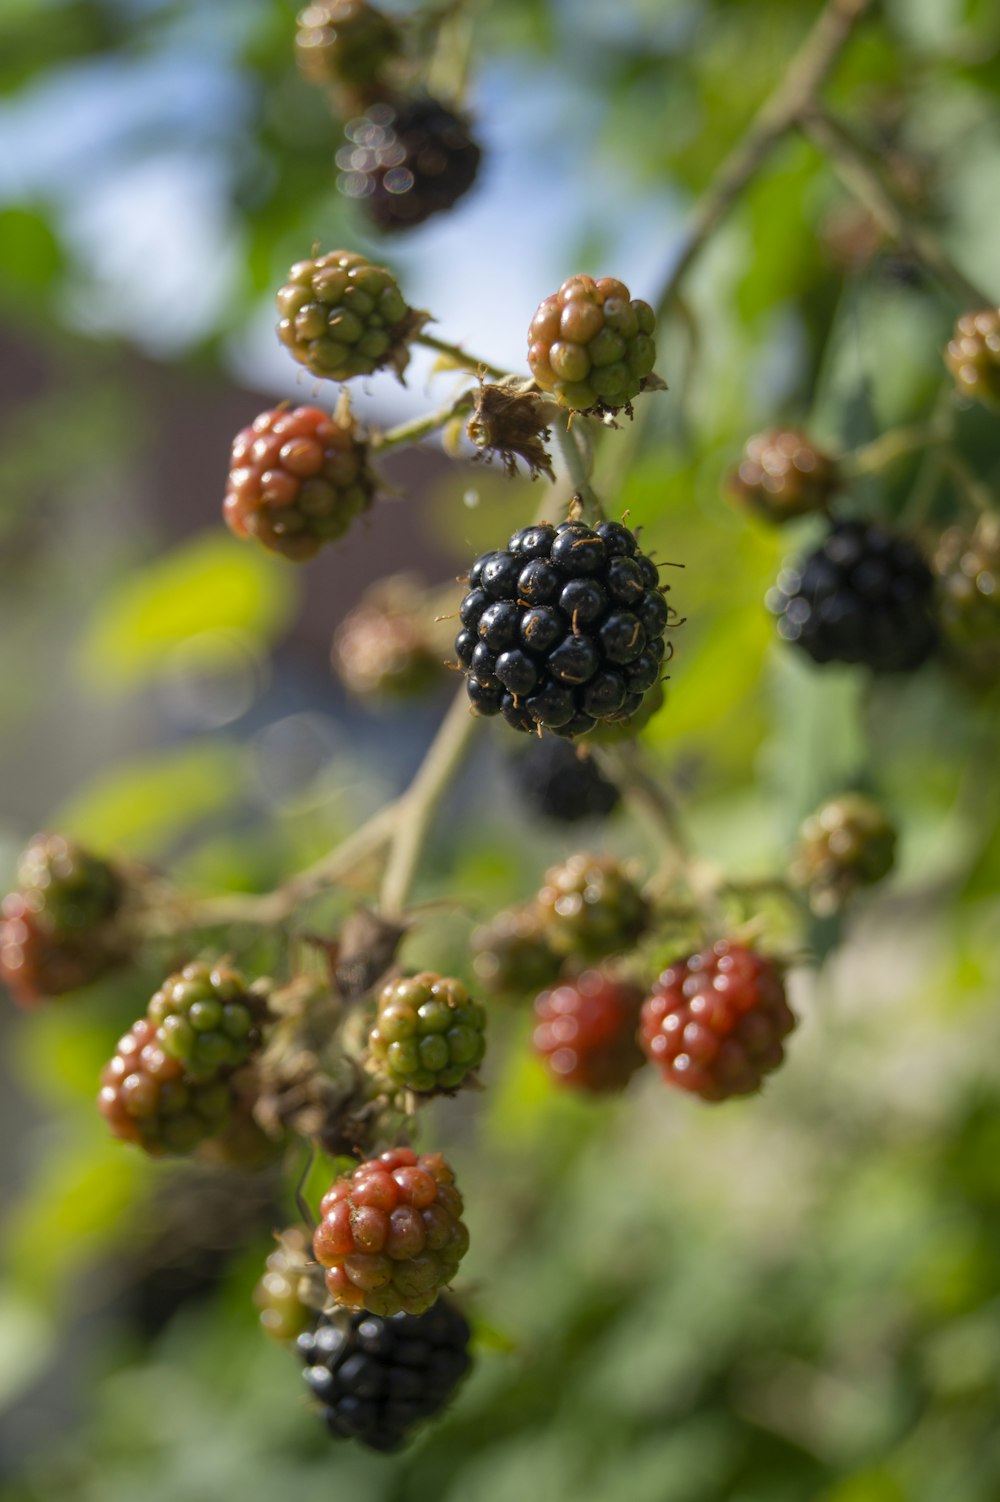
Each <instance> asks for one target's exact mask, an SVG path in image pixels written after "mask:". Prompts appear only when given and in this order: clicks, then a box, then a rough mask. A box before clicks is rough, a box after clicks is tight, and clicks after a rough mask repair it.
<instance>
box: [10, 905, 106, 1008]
mask: <svg viewBox="0 0 1000 1502" xmlns="http://www.w3.org/2000/svg"><path fill="white" fill-rule="evenodd" d="M125 958H126V953H125V951H124V949H123V948H122V946H121V945H120V944H118V943H117V942H115V937H114V934H113V931H111V930H109V929H108V928H101V929H97V930H95V931H93V932H83V933H80V934H76V935H69V936H67V937H64V938H61V937H58V936H57V935H54V934H52V933H50V932H49V930H48V929H46V928H45V927H44V926H43V924H42V922H41V921H40V919H39V916H38V914H36V913H35V912H34V911H32V908H31V900H30V898H29V897H27V896H25V894H24V893H22V892H11V893H10V894H9V895H8V896H6V897H5V898H4V900H3V904H2V905H0V980H2V981H3V983H4V985H5V986H6V987H7V988H8V990H9V991H10V993H11V996H12V997H13V999H14V1001H16V1002H17V1004H18V1006H20V1007H23V1008H24V1009H25V1010H26V1011H27V1010H30V1009H31V1008H32V1007H34V1006H37V1005H38V1003H39V1002H40V1001H44V1000H45V998H46V997H50V996H64V995H66V994H67V992H70V991H78V990H79V989H80V988H81V987H82V986H89V985H90V984H91V983H92V982H93V981H95V980H100V978H101V976H102V975H105V974H106V973H107V972H108V971H109V970H111V969H113V968H114V967H115V966H116V965H120V964H121V963H122V962H123V960H124V959H125Z"/></svg>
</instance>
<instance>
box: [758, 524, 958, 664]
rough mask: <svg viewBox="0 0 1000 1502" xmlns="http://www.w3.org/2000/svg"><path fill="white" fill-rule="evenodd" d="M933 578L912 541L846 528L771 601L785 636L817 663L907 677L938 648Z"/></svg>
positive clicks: (783, 582) (789, 575) (838, 528)
mask: <svg viewBox="0 0 1000 1502" xmlns="http://www.w3.org/2000/svg"><path fill="white" fill-rule="evenodd" d="M933 602H934V578H933V575H932V574H931V571H930V568H929V567H928V565H927V562H926V560H925V559H924V557H923V555H922V553H921V552H920V550H919V548H918V547H917V546H916V544H915V543H912V542H910V540H909V539H908V538H905V537H898V536H896V535H894V534H893V533H892V532H889V531H887V530H886V529H885V528H884V527H881V526H878V525H877V524H875V523H873V522H863V521H843V522H837V523H835V524H834V525H833V527H831V529H830V531H829V533H828V534H827V536H826V538H825V539H824V541H823V542H822V543H821V545H820V546H819V547H818V548H817V549H816V550H815V552H813V553H810V554H809V555H808V556H807V557H806V558H804V559H802V560H801V562H798V563H794V564H790V565H788V566H787V567H786V568H784V569H783V570H782V572H781V574H780V575H779V576H778V582H777V586H776V587H775V588H774V589H773V590H772V591H771V593H770V594H769V596H768V601H767V603H768V606H769V608H770V610H771V611H772V612H773V613H774V614H775V615H776V616H777V617H778V632H779V634H780V635H781V636H782V637H783V638H784V640H785V641H788V642H793V643H794V644H795V645H796V646H797V647H800V648H801V649H802V651H803V652H806V653H807V654H808V656H810V657H811V658H812V659H813V661H814V662H820V663H823V662H850V663H860V664H863V665H864V666H866V667H869V668H871V669H873V670H874V671H875V672H879V673H908V672H913V670H914V669H916V668H919V667H921V666H922V665H923V663H925V662H926V661H927V659H928V657H930V655H931V653H932V652H933V651H934V649H935V647H936V645H937V629H936V626H935V623H934V616H933Z"/></svg>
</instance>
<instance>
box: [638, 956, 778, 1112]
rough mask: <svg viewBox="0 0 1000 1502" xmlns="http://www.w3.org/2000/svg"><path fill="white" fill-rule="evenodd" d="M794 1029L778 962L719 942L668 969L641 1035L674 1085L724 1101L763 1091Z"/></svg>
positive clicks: (650, 1000) (644, 1013) (649, 1003)
mask: <svg viewBox="0 0 1000 1502" xmlns="http://www.w3.org/2000/svg"><path fill="white" fill-rule="evenodd" d="M794 1026H795V1018H794V1016H793V1015H792V1012H791V1011H790V1009H789V1006H788V1003H787V1001H786V999H785V986H784V981H783V980H782V975H781V971H780V969H779V967H778V965H777V964H776V963H775V961H773V960H771V959H768V958H767V957H766V956H764V955H761V954H758V953H756V951H754V950H753V949H749V948H747V946H746V945H744V944H737V943H733V942H730V941H728V940H725V939H720V940H719V941H718V943H716V944H714V945H713V946H712V948H711V950H709V951H708V952H707V953H705V954H693V955H689V956H688V958H687V959H685V960H681V961H679V962H678V963H677V964H674V965H671V966H670V967H669V968H668V969H667V970H665V971H664V972H663V974H662V975H661V976H660V978H659V980H658V981H657V982H656V985H655V986H654V987H653V990H652V992H651V994H650V995H649V997H648V998H647V999H646V1001H645V1002H644V1004H643V1008H642V1017H641V1022H640V1030H639V1038H640V1042H641V1043H642V1046H643V1049H644V1050H645V1052H646V1055H647V1057H648V1058H649V1059H650V1060H651V1061H652V1063H654V1064H655V1065H656V1066H657V1068H658V1069H659V1070H660V1073H661V1074H662V1075H663V1078H664V1079H665V1080H666V1081H667V1083H668V1084H671V1085H677V1086H679V1087H680V1089H682V1090H688V1091H690V1092H691V1093H692V1094H694V1095H699V1096H701V1098H702V1100H707V1101H721V1100H728V1099H729V1098H730V1097H732V1096H736V1095H753V1094H754V1093H755V1092H756V1091H757V1090H759V1089H760V1087H761V1084H762V1082H763V1079H764V1076H765V1075H767V1074H770V1073H771V1072H772V1070H774V1069H777V1067H778V1065H779V1064H780V1063H781V1061H782V1059H783V1058H784V1048H783V1046H782V1040H783V1039H784V1038H786V1037H787V1036H788V1034H789V1033H790V1032H791V1031H792V1029H793V1027H794Z"/></svg>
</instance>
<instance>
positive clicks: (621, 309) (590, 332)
mask: <svg viewBox="0 0 1000 1502" xmlns="http://www.w3.org/2000/svg"><path fill="white" fill-rule="evenodd" d="M655 329H656V314H655V313H654V312H653V310H652V308H651V307H650V306H649V304H648V303H646V302H642V301H641V300H640V299H639V298H633V297H632V296H631V294H630V292H629V290H628V288H627V287H626V286H625V283H624V282H619V281H616V280H615V278H614V277H611V276H604V277H601V278H600V280H599V281H596V282H595V281H594V279H593V277H589V276H571V277H570V278H569V280H568V281H565V282H563V284H562V286H561V287H560V288H559V291H558V292H553V294H552V295H551V297H546V298H545V299H544V300H543V301H542V302H541V303H540V304H539V307H538V311H537V313H536V314H535V316H534V318H533V319H532V320H531V326H530V328H529V329H528V365H529V366H530V368H531V374H532V375H533V376H534V378H535V381H536V382H537V384H538V385H539V386H540V387H541V389H542V390H543V391H547V392H549V393H551V395H552V396H553V397H554V398H555V400H556V401H557V402H558V403H559V405H560V406H562V407H569V408H570V409H571V410H572V411H575V412H589V411H598V412H618V411H620V410H621V408H622V407H628V405H629V403H630V402H631V401H632V398H633V397H635V396H638V395H639V392H640V391H641V390H642V388H643V384H644V382H645V381H646V379H647V377H648V376H650V375H651V374H652V370H653V366H654V364H655V363H656V342H655V340H654V338H653V334H654V331H655Z"/></svg>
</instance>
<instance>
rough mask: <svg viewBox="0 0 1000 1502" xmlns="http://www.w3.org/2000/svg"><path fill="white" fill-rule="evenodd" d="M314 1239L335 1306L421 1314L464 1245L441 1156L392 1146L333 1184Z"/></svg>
mask: <svg viewBox="0 0 1000 1502" xmlns="http://www.w3.org/2000/svg"><path fill="white" fill-rule="evenodd" d="M320 1215H321V1217H322V1219H321V1220H320V1223H319V1225H318V1227H317V1228H316V1233H315V1235H314V1237H313V1252H314V1254H315V1257H316V1260H317V1262H319V1263H321V1264H322V1266H323V1267H325V1268H326V1269H327V1273H326V1286H327V1288H328V1289H329V1291H330V1295H331V1297H332V1299H333V1301H334V1303H335V1304H338V1305H341V1306H343V1307H344V1308H347V1309H367V1310H369V1311H370V1312H371V1313H372V1314H383V1315H390V1314H398V1313H399V1312H400V1311H401V1310H402V1311H405V1312H406V1313H407V1314H422V1313H423V1312H424V1310H425V1309H429V1308H430V1307H431V1305H432V1304H433V1303H434V1301H435V1299H436V1298H437V1296H438V1294H439V1293H440V1292H441V1290H442V1288H444V1287H446V1286H447V1284H449V1283H450V1282H451V1280H452V1278H453V1277H454V1276H455V1273H456V1272H457V1271H458V1265H459V1263H460V1262H461V1260H462V1258H463V1257H464V1256H465V1253H466V1250H467V1248H468V1245H469V1233H468V1231H467V1230H466V1228H465V1226H464V1224H463V1222H462V1219H461V1215H462V1196H461V1195H460V1194H459V1192H458V1190H457V1189H456V1188H455V1176H454V1174H453V1173H452V1171H451V1169H450V1168H449V1167H448V1165H447V1163H446V1162H445V1161H444V1159H443V1158H442V1157H441V1154H440V1153H424V1154H423V1155H421V1156H419V1157H418V1156H417V1154H416V1153H415V1152H414V1151H413V1149H412V1148H409V1147H396V1148H392V1149H390V1151H389V1152H385V1153H382V1154H381V1155H380V1156H379V1157H377V1158H372V1159H370V1160H369V1161H368V1162H366V1163H362V1164H361V1165H360V1167H358V1168H356V1169H355V1170H354V1172H353V1173H350V1174H345V1175H344V1176H343V1177H342V1178H339V1179H337V1180H335V1182H334V1183H333V1185H332V1186H331V1187H330V1189H329V1190H328V1191H327V1193H326V1194H325V1195H324V1196H323V1200H322V1203H321V1205H320Z"/></svg>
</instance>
